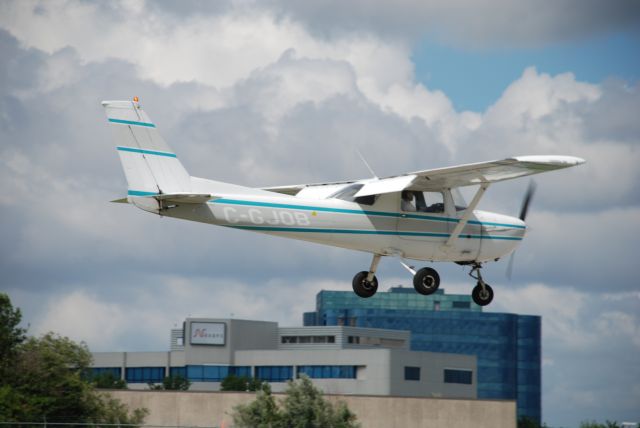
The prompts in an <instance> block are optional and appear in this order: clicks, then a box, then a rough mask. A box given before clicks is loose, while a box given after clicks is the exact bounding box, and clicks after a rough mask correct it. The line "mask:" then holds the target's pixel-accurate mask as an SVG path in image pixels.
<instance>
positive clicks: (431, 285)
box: [413, 267, 440, 296]
mask: <svg viewBox="0 0 640 428" xmlns="http://www.w3.org/2000/svg"><path fill="white" fill-rule="evenodd" d="M439 286H440V275H438V272H436V270H435V269H432V268H430V267H426V268H422V269H420V270H419V271H418V272H416V274H415V275H414V276H413V288H415V289H416V291H417V292H418V293H420V294H424V295H425V296H428V295H429V294H433V293H435V292H436V290H437V289H438V287H439Z"/></svg>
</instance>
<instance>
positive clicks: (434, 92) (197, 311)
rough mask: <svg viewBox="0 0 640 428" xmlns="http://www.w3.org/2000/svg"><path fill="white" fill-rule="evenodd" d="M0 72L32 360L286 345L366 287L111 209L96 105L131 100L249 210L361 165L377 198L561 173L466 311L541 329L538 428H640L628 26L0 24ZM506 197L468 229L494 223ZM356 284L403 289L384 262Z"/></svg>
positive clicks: (232, 11) (573, 10) (7, 218)
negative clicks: (606, 424) (210, 344)
mask: <svg viewBox="0 0 640 428" xmlns="http://www.w3.org/2000/svg"><path fill="white" fill-rule="evenodd" d="M0 58H1V61H0V190H1V191H2V195H3V197H2V198H0V209H1V211H2V215H1V217H0V219H1V220H0V236H2V240H1V241H0V270H1V271H2V273H3V274H2V278H1V279H0V290H1V291H4V292H7V293H8V294H9V296H10V297H11V299H12V301H13V302H14V304H15V305H16V306H18V307H20V308H21V309H22V312H23V319H24V323H25V325H28V326H29V331H30V332H31V333H32V334H41V333H44V332H46V331H49V330H53V331H56V332H58V333H60V334H63V335H66V336H69V337H71V338H72V339H75V340H82V341H85V342H86V343H87V344H88V345H89V347H90V349H91V350H93V351H125V350H126V351H142V350H145V351H152V350H158V351H159V350H166V349H167V348H168V345H169V330H170V329H171V328H172V327H173V326H174V325H177V324H179V323H181V322H182V321H183V320H184V318H185V317H187V316H208V317H228V316H233V317H237V318H247V319H257V320H273V321H277V322H279V323H280V325H282V326H295V325H301V323H302V313H303V312H304V311H310V310H313V309H314V305H315V294H316V293H317V292H318V291H320V290H323V289H326V290H350V289H351V285H350V283H351V278H352V277H353V275H354V274H355V273H356V272H358V271H360V270H363V269H366V268H367V267H368V265H369V262H370V256H369V255H367V254H364V253H356V252H350V251H347V250H342V249H337V248H330V247H321V246H315V245H313V244H308V243H303V242H296V241H289V240H282V239H278V238H274V237H268V236H262V235H257V234H251V233H248V232H243V231H236V230H226V229H224V228H214V227H210V226H205V225H202V224H196V223H190V222H183V221H179V220H174V219H168V218H159V217H155V216H152V215H150V214H147V213H144V212H142V211H139V210H136V209H135V208H133V207H131V206H126V205H122V204H112V203H109V201H110V200H113V199H116V198H119V197H122V196H123V195H124V194H125V192H126V181H125V179H124V175H123V173H122V170H121V168H120V164H119V161H118V157H117V154H116V151H115V150H114V144H113V142H112V141H111V134H110V131H109V129H108V126H107V123H106V118H105V116H104V112H103V111H102V107H101V106H100V101H102V100H104V99H131V98H132V97H133V96H139V97H140V99H141V102H142V104H143V106H144V108H145V110H146V111H147V113H148V114H149V115H150V117H151V118H152V120H153V121H154V122H155V123H156V124H157V126H158V129H159V130H160V132H161V133H162V134H163V136H164V137H165V138H166V139H167V141H168V142H169V144H170V145H171V146H172V149H173V150H174V151H175V152H176V153H178V156H179V157H180V158H181V160H182V162H183V163H184V164H185V166H186V167H187V169H188V171H189V172H190V173H191V174H192V175H194V176H199V177H207V178H212V179H217V180H220V181H227V182H233V183H239V184H243V185H247V186H255V187H263V186H275V185H284V184H292V183H307V182H322V181H336V180H343V179H354V178H364V177H368V176H369V175H370V174H369V172H368V170H367V169H366V167H365V166H364V165H363V164H362V162H361V161H360V159H359V157H358V155H357V150H360V151H361V152H362V153H363V154H364V156H365V157H366V158H367V160H368V162H369V164H370V165H371V167H372V168H373V169H374V171H375V172H376V174H377V175H378V176H386V175H393V174H399V173H403V172H407V171H412V170H421V169H428V168H436V167H442V166H447V165H456V164H462V163H468V162H478V161H483V160H491V159H501V158H506V157H509V156H514V155H539V154H550V155H557V154H562V155H571V156H579V157H582V158H584V159H586V160H587V163H586V164H585V165H582V166H580V167H578V168H572V169H569V170H563V171H558V172H553V173H549V174H544V175H540V176H538V177H537V178H536V182H537V185H538V186H537V189H538V192H537V194H536V197H535V200H534V202H533V205H532V207H531V209H530V212H529V217H528V218H527V221H528V223H529V225H530V231H529V233H528V236H527V239H526V240H525V241H523V244H522V245H521V247H520V248H519V250H518V252H517V255H516V256H515V268H514V272H513V278H512V279H511V280H507V279H506V277H505V270H506V262H504V261H503V262H499V263H494V264H492V265H490V266H487V267H486V269H485V271H484V276H485V279H486V280H487V281H488V282H489V283H491V284H492V286H493V288H494V290H495V292H496V296H495V299H494V302H493V303H492V304H491V306H490V307H489V308H488V309H487V310H489V311H499V312H514V313H521V314H534V315H540V316H542V317H543V420H544V421H545V422H547V423H548V424H549V425H551V426H567V427H575V426H578V425H579V423H580V421H583V420H589V419H596V420H599V421H604V420H605V419H609V420H618V421H623V420H632V421H640V365H638V364H637V355H638V352H639V351H640V287H639V286H638V280H637V278H636V277H635V273H636V270H635V263H636V259H637V254H638V253H639V252H640V245H639V243H638V242H639V239H638V238H640V186H638V183H639V182H640V172H639V168H638V166H637V165H638V164H640V150H639V144H640V120H638V119H639V118H640V86H639V83H638V79H639V74H640V64H639V61H640V4H639V3H637V2H634V1H620V0H613V1H608V2H600V1H595V0H588V1H584V0H560V1H553V2H546V3H545V4H544V5H541V4H540V2H538V1H533V0H524V1H521V2H510V1H506V0H482V1H469V0H455V1H449V2H446V3H445V2H442V3H438V2H430V1H412V0H402V1H395V2H381V1H374V2H370V1H366V2H365V1H364V0H360V1H357V0H354V1H351V2H343V1H336V0H334V1H332V0H326V1H323V2H289V1H284V0H283V1H278V0H272V1H265V2H253V1H220V2H199V1H183V2H171V1H155V2H152V1H113V2H93V1H46V2H44V1H43V2H39V1H30V0H24V1H7V0H1V1H0ZM356 149H357V150H356ZM527 185H528V181H527V180H526V179H525V180H514V181H511V182H505V183H500V184H496V185H494V186H492V187H491V188H490V189H489V191H488V192H487V194H486V195H485V197H484V199H483V200H482V202H481V204H480V207H479V208H480V209H485V210H490V211H497V212H501V213H505V214H509V215H516V214H517V213H518V210H519V206H520V202H521V200H522V197H523V194H524V192H525V189H526V187H527ZM434 267H436V268H437V269H438V271H439V272H440V276H441V278H442V284H441V287H443V288H444V289H445V290H446V291H447V292H455V293H465V294H466V293H469V292H470V291H471V288H472V286H473V284H472V281H471V280H470V279H469V278H468V277H467V272H466V270H464V269H462V268H461V267H459V266H455V265H449V264H443V263H440V264H436V265H435V266H434ZM377 276H378V278H379V281H380V283H381V285H380V289H382V290H385V289H386V288H388V287H390V286H395V285H398V284H403V285H406V286H410V284H411V278H410V277H409V275H408V274H407V273H406V271H404V269H403V268H402V267H401V266H400V264H399V263H397V261H396V260H393V259H389V260H387V259H384V260H383V261H382V262H381V264H380V267H379V271H378V275H377Z"/></svg>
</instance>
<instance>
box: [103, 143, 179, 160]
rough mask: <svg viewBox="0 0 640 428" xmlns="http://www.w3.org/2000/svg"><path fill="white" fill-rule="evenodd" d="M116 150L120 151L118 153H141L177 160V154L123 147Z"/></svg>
mask: <svg viewBox="0 0 640 428" xmlns="http://www.w3.org/2000/svg"><path fill="white" fill-rule="evenodd" d="M116 149H118V151H120V152H131V153H141V154H143V155H155V156H166V157H169V158H177V156H176V155H175V153H169V152H159V151H157V150H146V149H137V148H135V147H123V146H118V147H116Z"/></svg>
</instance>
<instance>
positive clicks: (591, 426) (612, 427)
mask: <svg viewBox="0 0 640 428" xmlns="http://www.w3.org/2000/svg"><path fill="white" fill-rule="evenodd" d="M580 428H620V425H619V424H618V423H617V422H614V421H606V422H605V423H603V424H601V423H598V422H596V421H583V422H581V423H580Z"/></svg>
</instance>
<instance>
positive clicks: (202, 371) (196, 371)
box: [186, 365, 251, 382]
mask: <svg viewBox="0 0 640 428" xmlns="http://www.w3.org/2000/svg"><path fill="white" fill-rule="evenodd" d="M186 373H187V379H189V380H190V381H192V382H222V380H224V378H226V377H227V376H229V375H230V374H234V375H236V376H251V367H249V366H200V365H197V366H196V365H190V366H187V367H186Z"/></svg>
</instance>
